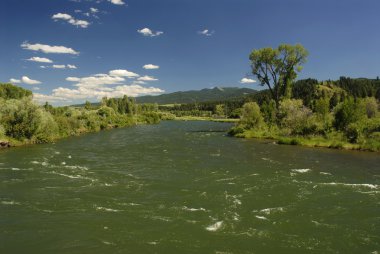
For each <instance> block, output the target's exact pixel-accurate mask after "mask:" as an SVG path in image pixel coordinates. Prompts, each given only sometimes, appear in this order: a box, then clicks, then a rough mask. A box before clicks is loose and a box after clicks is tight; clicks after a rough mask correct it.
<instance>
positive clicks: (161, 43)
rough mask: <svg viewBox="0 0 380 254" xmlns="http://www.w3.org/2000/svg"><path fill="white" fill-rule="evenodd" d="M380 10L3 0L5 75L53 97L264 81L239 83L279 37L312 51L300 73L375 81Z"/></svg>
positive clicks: (335, 3)
mask: <svg viewBox="0 0 380 254" xmlns="http://www.w3.org/2000/svg"><path fill="white" fill-rule="evenodd" d="M379 11H380V1H378V0H345V1H341V0H318V1H313V0H265V1H264V0H262V1H256V0H98V1H97V0H1V1H0V35H1V37H0V38H1V40H0V56H1V61H0V81H1V82H9V81H10V80H11V79H12V81H13V82H15V83H17V84H18V85H20V86H22V87H25V88H28V89H32V90H33V92H34V93H35V94H36V96H35V97H36V99H37V100H40V101H45V100H48V101H51V102H53V103H55V104H71V103H74V102H83V101H85V100H86V99H89V100H90V101H97V100H98V99H99V98H101V97H102V96H120V95H121V94H124V93H126V94H128V95H131V96H139V95H144V94H155V93H162V92H174V91H180V90H181V91H184V90H193V89H202V88H210V87H214V86H241V87H252V88H258V85H257V83H244V82H243V83H242V82H241V80H242V79H243V78H248V80H246V81H247V82H249V79H253V80H254V77H250V76H249V72H250V66H249V60H248V55H249V53H250V52H251V50H252V49H255V48H261V47H267V46H272V47H276V46H277V45H279V44H280V43H290V44H294V43H301V44H303V45H304V46H305V47H306V48H307V49H308V50H309V53H310V55H309V59H308V62H307V63H306V64H305V68H304V70H303V71H302V73H301V74H300V75H299V78H306V77H313V78H317V79H319V80H325V79H336V78H338V77H339V76H351V77H371V78H374V77H376V76H379V75H380V29H379V27H380V15H379ZM206 30H207V31H206ZM53 46H60V47H53ZM41 61H42V62H41ZM41 66H42V67H41ZM143 66H145V68H143ZM149 67H150V68H149Z"/></svg>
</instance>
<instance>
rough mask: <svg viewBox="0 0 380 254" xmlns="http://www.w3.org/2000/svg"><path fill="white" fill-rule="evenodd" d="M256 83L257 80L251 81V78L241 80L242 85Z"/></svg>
mask: <svg viewBox="0 0 380 254" xmlns="http://www.w3.org/2000/svg"><path fill="white" fill-rule="evenodd" d="M255 82H256V80H254V79H250V78H242V79H241V80H240V83H242V84H250V83H255Z"/></svg>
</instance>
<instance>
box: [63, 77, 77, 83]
mask: <svg viewBox="0 0 380 254" xmlns="http://www.w3.org/2000/svg"><path fill="white" fill-rule="evenodd" d="M66 80H67V81H71V82H78V81H80V78H77V77H67V78H66Z"/></svg>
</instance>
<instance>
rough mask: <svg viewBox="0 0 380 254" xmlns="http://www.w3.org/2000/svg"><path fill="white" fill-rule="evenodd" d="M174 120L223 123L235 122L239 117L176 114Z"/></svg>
mask: <svg viewBox="0 0 380 254" xmlns="http://www.w3.org/2000/svg"><path fill="white" fill-rule="evenodd" d="M174 120H177V121H213V122H224V123H237V122H239V119H232V118H212V117H203V116H176V117H175V118H174Z"/></svg>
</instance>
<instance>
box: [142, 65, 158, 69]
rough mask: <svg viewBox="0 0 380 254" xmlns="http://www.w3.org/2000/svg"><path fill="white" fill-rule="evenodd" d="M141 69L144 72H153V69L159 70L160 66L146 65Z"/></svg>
mask: <svg viewBox="0 0 380 254" xmlns="http://www.w3.org/2000/svg"><path fill="white" fill-rule="evenodd" d="M143 68H144V69H146V70H155V69H158V68H160V66H158V65H154V64H146V65H144V66H143Z"/></svg>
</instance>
